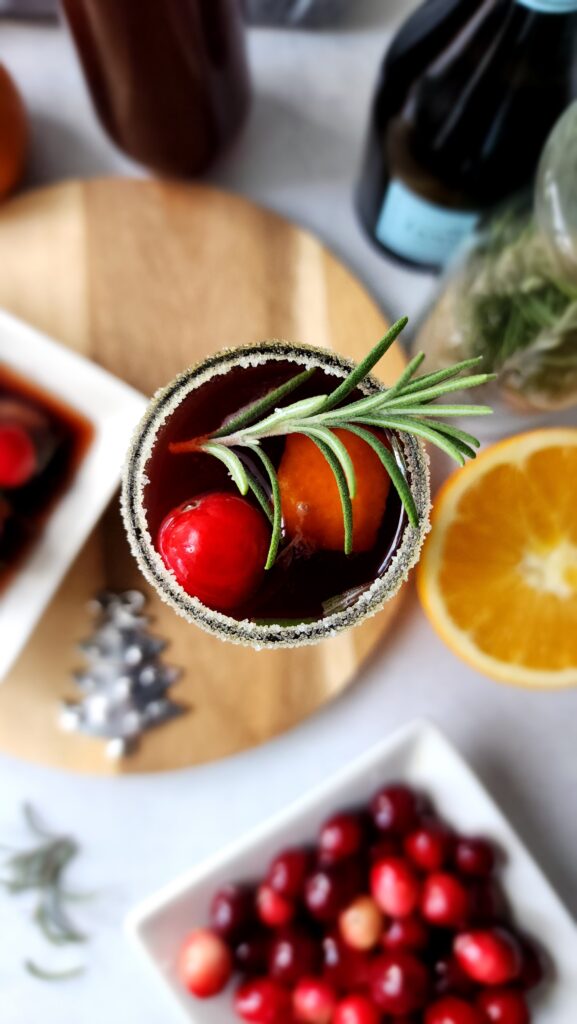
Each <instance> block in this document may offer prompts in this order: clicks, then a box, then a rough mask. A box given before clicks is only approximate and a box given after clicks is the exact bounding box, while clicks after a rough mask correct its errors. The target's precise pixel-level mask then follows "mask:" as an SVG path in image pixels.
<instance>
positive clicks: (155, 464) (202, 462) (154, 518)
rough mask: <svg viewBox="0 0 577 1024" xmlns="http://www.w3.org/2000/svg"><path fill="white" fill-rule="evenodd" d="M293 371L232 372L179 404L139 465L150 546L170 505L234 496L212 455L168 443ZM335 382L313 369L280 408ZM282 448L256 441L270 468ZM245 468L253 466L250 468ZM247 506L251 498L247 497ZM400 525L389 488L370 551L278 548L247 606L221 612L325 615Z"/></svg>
mask: <svg viewBox="0 0 577 1024" xmlns="http://www.w3.org/2000/svg"><path fill="white" fill-rule="evenodd" d="M298 372H299V367H298V365H297V364H295V363H294V362H290V361H288V360H286V361H272V360H271V361H268V362H267V363H265V364H264V365H262V366H254V367H247V368H244V367H235V368H234V369H232V370H230V371H229V372H228V373H226V374H222V375H220V376H215V377H213V378H212V379H211V380H209V381H208V382H207V383H206V384H203V385H202V386H201V387H200V388H198V389H197V390H195V391H193V392H191V393H190V394H189V395H188V397H187V398H185V399H184V400H183V402H182V403H181V404H180V406H179V407H178V408H177V409H176V411H175V412H174V414H173V415H172V416H171V417H170V418H169V419H168V421H167V422H166V423H165V424H164V426H163V427H161V429H160V430H159V432H158V435H157V438H156V441H155V445H154V450H153V452H152V455H151V457H150V459H149V461H148V463H147V466H146V474H147V477H148V480H149V483H148V485H147V487H146V489H145V492H144V506H145V511H146V518H147V522H148V528H149V531H150V534H151V536H152V538H153V541H155V540H156V537H157V534H158V530H159V527H160V525H161V523H162V520H163V519H164V517H165V516H166V515H167V514H168V512H170V511H171V510H172V509H173V508H175V507H176V506H178V505H181V504H183V503H184V502H186V501H189V500H190V499H192V498H194V497H196V496H198V495H200V494H206V493H209V492H213V491H229V492H231V493H236V494H237V493H238V491H237V489H236V486H235V484H234V483H233V481H232V480H231V479H230V477H229V475H228V473H227V470H226V468H225V467H224V466H223V465H222V464H221V463H220V462H218V461H217V460H216V459H215V458H214V457H212V456H210V455H206V454H203V453H191V454H186V455H175V454H172V453H171V452H170V451H169V447H168V446H169V444H170V443H171V442H174V441H184V440H188V439H190V438H193V437H198V436H201V435H203V434H208V433H210V432H211V431H213V430H216V429H217V428H218V427H219V426H220V425H221V424H222V423H223V421H224V420H225V419H226V418H227V417H230V416H231V415H234V414H235V413H236V412H237V411H238V410H239V409H242V408H243V407H244V406H246V405H248V404H250V403H251V402H254V401H255V400H256V399H258V398H261V397H262V396H263V395H265V394H267V393H268V392H269V391H271V390H272V389H273V388H276V387H278V386H279V385H280V384H282V383H283V382H284V381H286V380H288V379H289V378H290V377H294V375H295V373H298ZM337 384H338V378H336V377H334V376H331V375H329V374H327V373H325V372H324V371H323V370H320V369H319V370H316V372H315V374H314V375H313V376H312V377H311V379H310V380H309V381H308V382H307V383H306V384H305V385H303V386H302V387H301V388H299V389H298V391H296V392H293V394H292V395H291V396H290V397H289V398H288V399H287V400H286V401H285V403H281V404H288V403H290V402H293V401H296V400H297V399H301V398H307V397H310V396H311V395H318V394H323V393H327V394H328V393H329V392H330V391H332V390H334V388H335V387H336V386H337ZM360 396H361V393H360V392H356V393H354V394H353V395H352V396H351V401H352V400H355V399H357V398H359V397H360ZM283 447H284V439H283V438H274V439H271V440H267V441H265V442H264V443H263V448H264V450H265V451H266V452H267V454H268V455H269V457H270V458H271V459H272V461H273V463H274V464H275V466H278V464H279V462H280V460H281V457H282V452H283ZM237 452H241V449H237ZM250 464H251V467H253V468H254V469H256V468H257V467H256V465H255V464H254V463H253V462H251V463H250ZM260 479H261V483H262V485H263V486H264V487H265V489H266V481H265V480H264V478H263V477H262V476H261V477H260ZM247 500H249V501H251V500H254V499H252V496H251V495H250V496H247ZM404 525H405V517H404V513H403V509H402V505H401V502H400V499H399V497H398V495H397V493H396V491H395V490H394V488H393V487H392V486H391V488H390V490H389V496H388V500H387V507H386V510H385V514H384V516H383V521H382V523H381V527H380V530H379V534H378V537H377V541H376V543H375V545H374V547H373V548H372V549H371V551H368V552H363V553H361V554H353V555H345V554H344V552H339V551H316V552H314V553H312V554H311V553H309V552H303V551H302V550H299V548H298V546H295V545H294V544H292V545H291V544H290V543H289V544H288V545H287V546H286V547H285V549H284V550H283V549H282V548H281V552H280V554H279V558H278V559H277V563H276V564H275V566H274V567H273V568H272V569H270V570H269V571H268V572H267V573H266V574H265V577H264V581H263V583H262V586H261V587H260V589H259V591H258V593H257V594H256V595H255V596H254V597H253V598H252V599H251V601H250V603H249V604H247V605H245V606H241V607H238V608H236V609H235V610H234V612H231V613H229V614H231V615H232V617H233V618H237V619H252V620H256V621H263V620H264V621H267V622H268V621H273V622H278V621H281V622H284V621H287V622H290V621H295V620H296V621H303V620H307V619H315V620H316V619H319V618H322V617H323V615H325V614H327V611H326V609H325V607H324V605H325V603H326V602H327V601H329V602H330V601H331V599H333V598H335V597H337V596H339V595H341V594H343V593H345V592H347V591H349V590H352V589H354V588H356V587H365V586H370V584H371V583H372V582H373V581H374V580H375V579H376V578H377V577H378V576H379V575H381V574H382V573H383V572H384V570H385V569H386V568H387V566H388V564H389V562H390V560H391V558H392V556H393V554H394V552H395V550H396V548H397V546H398V544H399V541H400V537H401V534H402V531H403V529H404Z"/></svg>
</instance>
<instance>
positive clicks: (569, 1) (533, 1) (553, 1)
mask: <svg viewBox="0 0 577 1024" xmlns="http://www.w3.org/2000/svg"><path fill="white" fill-rule="evenodd" d="M517 3H518V4H520V5H521V7H527V8H528V9H529V10H530V11H539V12H540V13H541V14H571V12H572V11H577V0H517Z"/></svg>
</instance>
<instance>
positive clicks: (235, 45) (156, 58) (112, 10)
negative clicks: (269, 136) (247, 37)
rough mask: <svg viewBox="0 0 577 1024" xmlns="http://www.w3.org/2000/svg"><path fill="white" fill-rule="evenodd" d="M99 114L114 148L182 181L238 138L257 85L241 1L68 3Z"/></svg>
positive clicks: (107, 0) (79, 0)
mask: <svg viewBox="0 0 577 1024" xmlns="http://www.w3.org/2000/svg"><path fill="white" fill-rule="evenodd" d="M62 4H63V7H64V10H65V12H66V16H67V19H68V23H69V25H70V29H71V32H72V36H73V38H74V41H75V43H76V47H77V50H78V53H79V56H80V60H81V63H82V66H83V68H84V73H85V76H86V79H87V82H88V85H89V88H90V92H91V94H92V99H93V101H94V105H95V107H96V110H97V113H98V116H99V118H100V121H101V123H102V124H103V126H104V128H105V129H106V131H107V132H108V134H109V135H110V137H111V138H112V139H113V140H114V142H115V143H116V144H117V145H118V146H119V147H120V148H121V149H123V150H124V151H125V152H126V153H128V154H129V155H130V156H131V157H133V158H134V159H135V160H137V161H139V162H140V163H142V164H145V165H146V166H147V167H151V168H153V169H154V170H156V171H159V172H161V173H164V174H169V175H174V176H176V177H191V176H193V175H196V174H199V173H201V172H202V171H203V170H205V169H206V168H207V167H208V166H209V165H210V164H211V163H212V161H213V160H214V159H215V158H216V157H217V156H218V155H219V154H220V153H221V152H222V150H223V149H224V148H225V147H226V146H227V144H228V143H229V142H230V141H231V140H232V138H233V137H234V136H235V135H236V133H237V132H238V130H239V128H240V126H241V124H242V122H243V120H244V117H245V114H246V112H247V109H248V105H249V98H250V89H249V76H248V66H247V60H246V51H245V42H244V27H243V19H242V12H241V5H240V3H239V0H162V2H159V0H137V2H135V0H62Z"/></svg>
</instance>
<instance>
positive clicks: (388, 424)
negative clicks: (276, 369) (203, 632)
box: [169, 317, 494, 569]
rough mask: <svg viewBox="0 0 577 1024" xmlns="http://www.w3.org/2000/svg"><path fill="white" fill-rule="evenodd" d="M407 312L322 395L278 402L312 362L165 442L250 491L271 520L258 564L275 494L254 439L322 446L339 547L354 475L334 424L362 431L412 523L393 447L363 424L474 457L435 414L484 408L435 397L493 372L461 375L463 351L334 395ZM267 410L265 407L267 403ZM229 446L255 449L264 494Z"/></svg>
mask: <svg viewBox="0 0 577 1024" xmlns="http://www.w3.org/2000/svg"><path fill="white" fill-rule="evenodd" d="M407 321H408V318H407V317H403V318H402V319H401V320H398V321H397V323H395V324H393V326H392V327H391V328H390V330H389V331H387V333H386V335H385V337H384V338H382V339H381V341H379V342H378V344H377V345H375V347H374V348H373V349H372V350H371V351H370V352H369V354H368V355H367V356H366V357H365V358H364V359H363V360H362V362H361V363H359V365H358V366H356V367H355V368H354V369H353V370H351V372H350V373H349V374H348V376H347V377H345V379H344V380H343V381H341V383H340V384H339V385H338V387H336V388H335V390H334V391H332V392H331V393H330V394H328V395H314V396H312V397H311V398H303V399H301V400H300V401H296V402H293V403H292V404H290V405H285V406H280V405H279V403H280V402H281V401H282V400H283V399H285V398H286V397H287V396H288V395H289V394H291V393H292V392H293V391H295V390H296V389H297V388H299V387H300V386H301V385H302V384H304V383H305V382H306V381H308V380H309V379H310V377H311V376H312V374H313V373H314V370H305V371H304V372H301V373H299V374H297V376H295V377H293V378H291V379H290V380H289V381H287V382H286V383H285V384H283V385H281V387H279V388H276V389H275V390H274V391H271V392H270V393H269V394H268V395H265V396H264V397H263V398H260V399H259V400H258V401H257V402H254V403H253V404H252V405H250V406H248V408H246V409H243V410H242V411H241V412H239V413H238V415H236V416H233V417H232V418H231V419H229V420H228V421H227V422H226V423H225V424H223V426H222V427H220V428H219V429H218V430H216V431H214V432H213V433H212V434H209V435H208V436H204V437H198V438H192V439H191V440H189V441H177V442H173V443H172V444H170V445H169V449H170V451H171V452H172V453H174V454H182V453H186V452H204V453H205V454H207V455H212V456H214V458H217V459H219V460H220V461H221V462H222V463H224V465H225V466H226V468H227V469H228V471H229V473H230V475H231V477H232V479H233V480H234V482H235V484H236V486H237V487H238V489H239V491H240V493H241V494H243V495H245V494H248V492H249V490H250V491H252V493H253V494H254V496H255V498H256V499H257V501H258V502H259V504H260V505H261V507H262V509H263V510H264V512H265V514H266V515H267V517H268V519H269V520H270V523H271V526H272V536H271V542H270V548H269V552H268V558H267V562H266V568H267V569H270V568H271V567H272V566H273V565H274V563H275V560H276V557H277V553H278V549H279V545H280V541H281V532H282V519H281V498H280V490H279V483H278V478H277V474H276V470H275V467H274V466H273V464H272V462H271V460H270V459H269V457H268V455H267V454H266V452H265V451H264V450H263V448H262V446H261V442H262V441H263V440H265V439H266V438H270V437H279V436H286V435H288V434H304V435H305V436H306V437H308V438H310V440H311V441H313V442H314V444H315V445H316V446H317V448H318V449H319V450H320V451H321V452H322V454H323V455H324V457H325V459H326V460H327V462H328V464H329V465H330V467H331V469H332V471H333V474H334V477H335V480H336V483H337V486H338V489H339V495H340V500H341V505H342V511H343V523H344V550H345V554H350V553H351V551H352V540H353V513H352V501H353V499H354V497H355V494H356V480H355V471H354V466H353V463H352V460H351V457H350V455H349V453H348V451H347V449H346V447H345V445H344V444H343V442H342V441H341V440H340V438H339V437H337V435H336V434H335V432H334V431H335V430H336V429H339V430H347V431H349V433H351V434H356V436H357V437H360V438H362V440H363V441H365V442H366V443H367V444H368V445H370V447H371V448H372V449H373V451H374V452H375V453H376V454H377V455H378V457H379V459H380V460H381V462H382V464H383V466H384V467H385V469H386V470H387V472H388V474H389V476H390V478H391V481H392V483H393V485H394V486H395V488H396V490H397V491H398V493H399V496H400V498H401V501H402V502H403V505H404V507H405V509H406V512H407V516H408V519H409V522H410V523H411V524H412V525H413V526H417V525H418V513H417V508H416V505H415V501H414V498H413V495H412V493H411V489H410V487H409V484H408V483H407V481H406V479H405V477H404V475H403V473H402V471H401V469H400V467H399V464H398V462H397V460H396V459H395V456H394V454H393V453H392V452H391V450H390V449H389V448H388V447H387V445H386V444H384V443H383V441H381V440H380V439H379V438H378V437H377V436H376V435H375V434H374V433H373V431H372V430H371V429H367V428H373V429H374V428H375V427H376V428H378V429H379V430H383V431H388V432H392V433H393V434H395V435H398V434H403V433H405V434H412V435H414V436H415V437H419V438H422V439H424V440H426V441H430V442H431V443H432V444H434V445H436V446H437V447H438V448H440V449H441V450H442V451H444V452H446V453H447V454H448V455H450V456H451V458H453V459H454V460H455V461H456V462H458V463H459V464H460V465H463V464H464V462H465V459H466V458H475V455H476V452H475V448H478V447H479V442H478V440H477V439H476V438H475V437H473V436H472V435H471V434H468V433H465V431H463V430H459V429H457V428H456V427H454V426H452V425H449V424H448V423H444V422H443V420H442V419H438V417H442V418H444V417H454V416H482V415H486V414H488V413H491V412H492V410H491V409H490V408H489V407H488V406H485V405H452V404H451V405H435V406H434V407H433V408H431V405H432V403H433V402H435V401H436V400H437V399H438V398H440V397H441V396H443V395H448V394H451V393H452V392H455V391H462V390H465V389H467V388H474V387H477V386H479V385H481V384H486V383H487V381H489V380H492V379H493V378H494V374H488V373H479V374H474V375H470V376H465V377H461V376H460V374H461V373H462V372H463V371H465V370H470V369H472V368H473V367H474V366H477V365H478V364H479V362H480V361H481V360H480V359H466V360H464V361H463V362H460V363H455V365H454V366H451V367H448V368H447V369H445V370H438V371H437V372H435V373H428V374H424V375H421V376H415V374H416V373H417V370H418V369H419V367H420V366H421V364H422V362H423V360H424V358H425V357H424V354H423V353H420V354H419V355H417V356H415V357H414V359H412V360H411V361H410V363H409V364H408V366H407V367H406V369H405V370H404V371H403V372H402V373H401V375H400V376H399V378H398V380H397V381H396V383H395V384H393V385H392V387H389V388H386V389H385V390H383V391H379V392H376V393H374V394H371V395H367V396H365V397H363V398H361V399H359V400H357V401H354V402H349V404H348V405H343V404H342V403H343V402H344V401H345V400H346V399H348V398H349V396H350V395H351V394H352V392H353V391H354V390H355V388H357V387H358V386H359V385H360V384H361V383H362V381H363V380H364V379H365V378H366V377H367V375H368V374H369V373H370V372H371V370H372V369H373V367H374V366H375V365H376V364H377V363H378V362H379V360H380V359H381V358H382V356H384V354H385V352H387V350H388V349H389V348H390V347H391V345H392V344H393V342H394V341H395V339H396V338H398V336H399V334H400V333H401V331H402V330H403V328H404V327H405V326H406V324H407ZM271 410H272V411H271ZM235 449H240V450H241V451H242V450H243V449H244V450H245V451H248V452H249V453H250V454H251V455H252V456H253V457H256V458H257V459H258V460H259V461H260V462H261V463H262V466H263V469H264V473H265V476H266V477H267V478H268V480H269V484H270V492H271V493H270V497H269V495H267V494H266V493H265V491H264V490H263V488H262V487H261V485H260V483H259V481H258V479H257V478H256V476H255V475H254V473H253V472H251V470H250V469H249V468H248V467H247V465H246V463H245V462H244V461H243V460H242V458H241V457H240V456H239V454H238V453H237V451H235Z"/></svg>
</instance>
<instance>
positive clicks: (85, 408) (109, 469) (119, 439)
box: [0, 310, 146, 679]
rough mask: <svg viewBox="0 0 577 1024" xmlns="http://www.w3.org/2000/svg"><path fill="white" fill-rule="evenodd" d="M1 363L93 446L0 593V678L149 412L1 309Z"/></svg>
mask: <svg viewBox="0 0 577 1024" xmlns="http://www.w3.org/2000/svg"><path fill="white" fill-rule="evenodd" d="M0 363H4V364H5V365H6V366H7V367H8V368H9V369H13V370H14V371H15V372H16V373H17V374H19V375H20V376H22V377H24V378H25V379H26V380H29V381H30V383H31V384H34V385H36V386H38V387H39V388H40V389H41V390H43V391H46V392H47V393H49V394H50V395H53V396H55V397H56V398H58V399H61V400H62V402H64V403H65V404H66V405H68V406H69V407H70V408H71V409H73V410H75V411H76V412H78V413H80V414H81V415H82V416H84V417H86V419H88V420H89V421H90V422H91V423H92V425H93V427H94V436H93V438H92V441H91V443H90V447H89V448H88V450H87V452H86V454H85V456H84V458H83V460H82V462H81V463H80V465H79V467H78V470H77V472H76V473H75V475H74V479H73V480H72V482H71V484H70V487H69V488H68V489H67V490H66V491H65V492H64V494H63V495H62V497H61V498H59V500H58V501H57V503H56V504H55V506H54V508H53V510H52V512H51V513H50V515H49V517H48V519H47V521H46V523H45V524H44V527H43V529H42V532H41V534H40V536H39V538H38V540H37V541H36V542H35V543H34V545H33V547H32V548H31V549H30V551H29V553H28V554H27V555H26V557H25V559H24V561H23V562H22V564H21V565H20V566H19V567H18V569H17V571H16V572H15V573H14V576H13V578H12V579H11V580H10V581H9V583H8V586H7V587H6V589H5V590H4V591H2V593H0V679H2V678H3V676H5V675H6V673H7V671H8V669H9V668H10V666H11V665H12V664H13V662H14V661H15V659H16V657H17V656H18V654H19V653H20V651H21V650H22V648H23V647H24V644H25V643H26V640H27V639H28V637H29V635H30V633H31V632H32V630H33V629H34V626H35V625H36V622H37V621H38V619H39V618H40V616H41V614H42V612H43V611H44V608H45V607H46V605H47V604H48V602H49V601H50V598H51V597H52V595H53V593H54V591H55V590H56V588H57V586H58V584H59V583H60V581H61V579H62V577H63V576H64V574H65V572H66V570H67V569H68V567H69V565H70V564H71V562H72V561H73V559H74V556H75V555H76V554H77V553H78V551H79V550H80V548H81V546H82V544H83V543H84V541H85V540H86V538H87V536H88V534H89V533H90V531H91V530H92V528H93V526H94V525H95V523H96V521H97V520H98V518H99V516H100V515H101V513H102V511H103V509H104V508H105V506H106V505H107V503H108V502H109V501H110V499H111V497H112V495H113V494H114V491H115V489H116V487H117V486H118V482H119V479H120V471H121V468H122V463H123V460H124V455H125V452H126V450H127V448H128V444H129V441H130V437H131V435H132V431H133V429H134V427H135V426H136V423H137V422H138V420H139V419H140V417H141V416H142V413H143V411H144V409H145V407H146V399H145V398H144V396H143V395H141V394H140V393H139V392H138V391H135V390H134V389H133V388H131V387H128V385H126V384H123V383H122V381H120V380H118V379H117V378H116V377H113V376H112V375H111V374H109V373H107V372H106V371H105V370H102V369H100V367H99V366H96V365H95V364H94V363H91V362H90V361H89V360H88V359H83V358H82V357H81V356H79V355H77V354H76V353H75V352H71V351H70V350H69V349H67V348H65V347H64V346H62V345H58V344H57V343H56V342H55V341H51V340H50V339H49V338H47V337H45V335H43V334H40V333H39V332H38V331H35V330H33V329H32V328H31V327H28V326H27V325H26V324H23V323H22V322H21V321H19V320H16V319H15V318H14V317H12V316H9V315H8V314H7V313H4V312H2V311H1V310H0Z"/></svg>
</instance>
